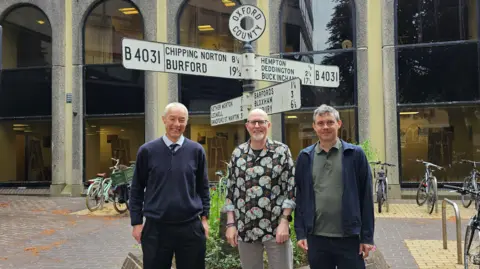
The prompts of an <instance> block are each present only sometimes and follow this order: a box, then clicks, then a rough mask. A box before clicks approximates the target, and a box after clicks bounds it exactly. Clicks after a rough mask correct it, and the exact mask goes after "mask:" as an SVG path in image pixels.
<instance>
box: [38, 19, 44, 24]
mask: <svg viewBox="0 0 480 269" xmlns="http://www.w3.org/2000/svg"><path fill="white" fill-rule="evenodd" d="M37 23H38V24H44V23H45V21H42V20H38V21H37Z"/></svg>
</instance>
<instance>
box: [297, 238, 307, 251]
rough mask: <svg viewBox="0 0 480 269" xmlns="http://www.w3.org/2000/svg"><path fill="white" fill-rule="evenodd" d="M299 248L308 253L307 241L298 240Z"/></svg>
mask: <svg viewBox="0 0 480 269" xmlns="http://www.w3.org/2000/svg"><path fill="white" fill-rule="evenodd" d="M297 246H298V247H299V248H301V249H303V250H304V251H307V250H308V244H307V239H302V240H298V242H297Z"/></svg>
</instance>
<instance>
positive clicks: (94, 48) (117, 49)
mask: <svg viewBox="0 0 480 269" xmlns="http://www.w3.org/2000/svg"><path fill="white" fill-rule="evenodd" d="M124 37H128V38H133V39H143V18H142V15H141V14H140V13H139V11H138V9H137V8H136V7H135V6H134V5H133V4H132V3H131V2H130V1H126V0H105V1H101V2H100V3H98V4H97V5H96V6H95V7H94V8H93V10H92V11H91V12H90V14H89V15H88V17H87V20H86V22H85V28H84V40H85V42H84V46H85V56H84V59H85V64H108V63H121V62H122V38H124Z"/></svg>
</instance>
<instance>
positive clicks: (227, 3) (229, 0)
mask: <svg viewBox="0 0 480 269" xmlns="http://www.w3.org/2000/svg"><path fill="white" fill-rule="evenodd" d="M222 3H223V4H224V5H225V6H226V7H233V6H235V2H233V1H232V0H222Z"/></svg>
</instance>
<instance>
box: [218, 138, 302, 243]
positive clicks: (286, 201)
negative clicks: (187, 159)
mask: <svg viewBox="0 0 480 269" xmlns="http://www.w3.org/2000/svg"><path fill="white" fill-rule="evenodd" d="M228 169H229V178H228V180H227V198H226V201H225V210H226V211H234V212H235V221H236V224H237V229H238V237H239V238H238V240H239V241H243V242H255V241H261V242H264V241H267V240H270V239H273V238H275V234H276V229H277V226H278V222H279V216H280V215H281V214H282V213H283V209H284V208H292V210H293V209H294V208H295V206H296V204H295V179H294V175H295V166H294V164H293V159H292V154H291V152H290V149H289V148H288V146H287V145H285V144H283V143H280V142H277V141H272V140H270V139H268V140H267V143H266V147H265V148H264V149H263V150H262V151H261V152H260V154H258V155H255V153H254V151H253V150H252V149H251V148H250V141H247V142H246V143H243V144H241V145H239V146H238V147H237V148H235V150H234V151H233V153H232V158H231V160H230V163H229V165H228Z"/></svg>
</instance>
